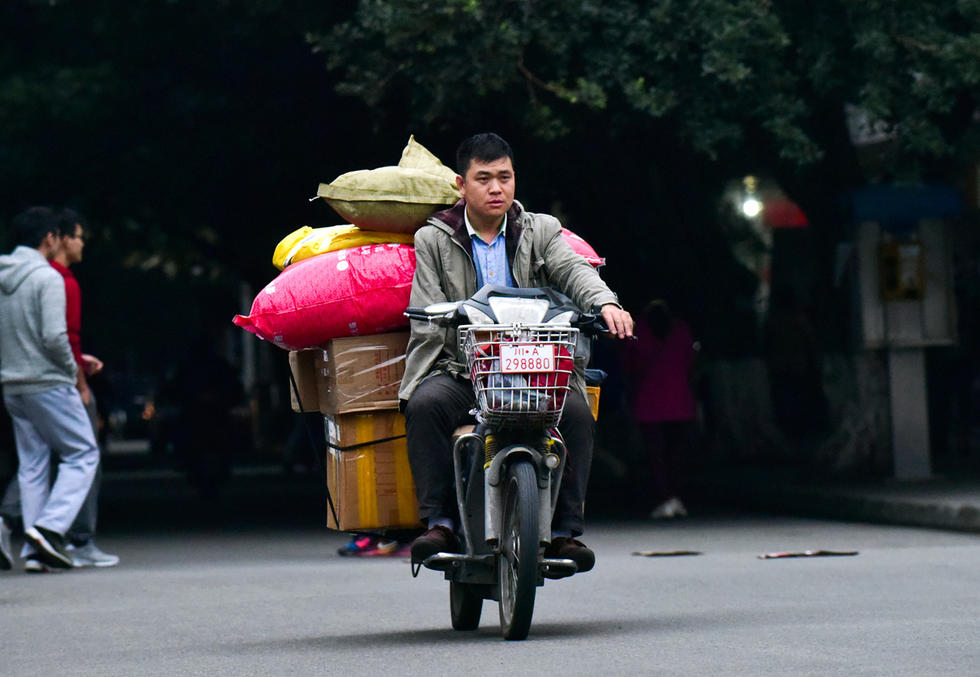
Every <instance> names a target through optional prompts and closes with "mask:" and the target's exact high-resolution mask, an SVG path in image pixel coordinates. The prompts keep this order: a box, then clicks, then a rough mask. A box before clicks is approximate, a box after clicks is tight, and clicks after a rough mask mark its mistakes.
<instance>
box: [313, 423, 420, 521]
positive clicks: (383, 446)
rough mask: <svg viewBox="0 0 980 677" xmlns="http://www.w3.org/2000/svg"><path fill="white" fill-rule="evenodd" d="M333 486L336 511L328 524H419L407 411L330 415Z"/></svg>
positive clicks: (329, 464) (330, 486)
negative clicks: (406, 428) (409, 452)
mask: <svg viewBox="0 0 980 677" xmlns="http://www.w3.org/2000/svg"><path fill="white" fill-rule="evenodd" d="M324 425H325V426H326V433H327V488H328V490H329V491H330V496H331V498H332V500H333V507H334V511H336V515H335V514H334V511H331V510H330V509H329V507H328V509H327V526H328V527H329V528H331V529H339V530H341V531H354V530H359V529H380V528H386V527H387V528H396V527H406V528H410V527H416V526H420V524H419V511H418V503H417V501H416V498H415V482H414V481H412V470H411V468H410V467H409V465H408V450H407V445H406V442H405V417H404V416H403V415H402V414H400V413H398V411H390V410H389V411H373V412H360V413H352V414H337V415H332V416H325V417H324Z"/></svg>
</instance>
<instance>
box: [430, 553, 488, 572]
mask: <svg viewBox="0 0 980 677" xmlns="http://www.w3.org/2000/svg"><path fill="white" fill-rule="evenodd" d="M488 559H489V560H491V561H492V559H493V555H463V554H460V553H455V552H437V553H436V554H434V555H432V556H431V557H427V558H426V559H425V561H424V562H422V566H424V567H425V568H426V569H432V570H433V571H451V570H452V569H455V568H457V567H461V566H463V565H464V564H467V563H474V564H479V563H483V562H485V561H487V560H488Z"/></svg>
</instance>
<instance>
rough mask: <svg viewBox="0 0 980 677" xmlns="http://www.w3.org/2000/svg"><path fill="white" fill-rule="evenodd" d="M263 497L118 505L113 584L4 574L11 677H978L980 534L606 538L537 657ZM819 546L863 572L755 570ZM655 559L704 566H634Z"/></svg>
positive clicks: (136, 489) (860, 529) (632, 525)
mask: <svg viewBox="0 0 980 677" xmlns="http://www.w3.org/2000/svg"><path fill="white" fill-rule="evenodd" d="M262 483H263V486H265V487H266V489H265V490H264V491H265V493H261V492H258V493H255V492H253V493H250V492H249V491H248V490H247V489H241V490H239V493H237V494H233V495H232V496H230V497H229V498H227V499H226V500H225V501H224V502H223V503H221V504H220V505H218V506H206V505H202V504H199V503H196V502H195V500H196V499H194V498H193V496H192V495H191V494H190V493H189V492H186V491H185V490H184V489H183V488H182V486H181V485H180V484H179V483H177V482H170V483H169V484H168V483H161V482H160V481H158V479H157V480H154V479H152V478H147V479H145V480H143V481H138V480H132V479H131V480H130V481H127V483H126V490H125V491H124V490H123V488H121V487H119V486H117V487H116V488H115V489H110V491H109V496H108V498H107V504H108V506H109V508H110V510H111V511H112V512H113V517H111V518H107V520H106V521H107V522H108V524H107V526H106V530H105V533H104V534H103V536H102V545H103V547H105V548H106V549H107V550H112V551H114V552H116V553H118V554H119V555H120V556H121V557H122V558H123V563H122V565H121V566H120V567H118V568H117V569H112V570H102V571H93V570H84V571H74V572H69V573H64V574H51V575H43V576H38V575H34V576H29V575H26V574H23V573H21V572H12V573H5V574H0V675H5V676H18V675H41V674H60V675H94V676H99V677H105V676H108V675H263V676H271V675H286V674H289V675H340V674H344V675H361V674H408V675H450V674H452V675H458V674H459V673H460V671H465V672H470V673H474V674H476V673H479V674H481V675H515V674H519V675H523V674H535V675H536V674H565V675H636V674H644V675H646V674H651V675H654V674H655V675H709V674H725V675H732V674H737V675H741V674H744V675H759V674H795V675H836V674H847V675H916V676H919V675H942V674H950V675H952V674H956V675H970V674H978V672H980V667H978V666H980V639H978V637H980V621H978V615H980V614H978V612H980V537H977V536H975V535H969V534H956V533H945V532H938V531H927V530H918V529H911V528H902V527H875V526H868V525H856V524H843V523H832V522H821V521H810V520H799V519H787V518H769V517H765V516H753V515H733V514H728V513H718V512H715V513H709V514H702V516H695V517H692V518H689V519H688V520H685V521H683V522H678V523H673V524H667V525H664V524H650V523H641V522H626V521H607V522H602V523H598V524H595V525H594V526H593V527H592V529H591V531H590V534H589V539H588V542H589V543H590V544H591V545H593V547H594V548H595V550H596V552H597V557H598V563H597V566H596V569H595V570H594V571H593V572H591V573H589V574H584V575H581V576H576V577H575V578H573V579H570V580H566V581H557V582H555V581H549V582H548V583H547V585H546V586H545V587H544V588H542V589H540V590H539V593H538V603H537V606H536V610H535V617H534V624H533V626H532V629H531V636H530V638H529V639H528V640H527V641H526V642H504V641H503V640H501V639H500V638H499V634H498V627H497V608H496V604H494V603H490V602H488V603H487V604H486V605H485V609H484V617H483V623H482V625H481V627H480V629H479V630H478V631H476V632H471V633H456V632H453V631H452V630H451V629H449V613H448V587H447V586H446V584H445V583H444V582H443V581H442V580H441V577H440V575H438V574H436V573H434V572H423V573H422V575H421V576H420V577H419V578H418V579H415V580H413V579H412V578H411V577H410V574H409V567H408V564H407V563H406V562H404V561H402V560H383V559H374V560H350V559H342V558H339V557H337V556H336V555H335V554H334V553H335V551H336V549H337V547H339V546H340V545H342V544H343V543H344V542H345V541H346V538H345V537H344V536H342V535H339V534H335V533H332V532H329V531H326V530H324V529H321V528H320V527H319V526H318V524H317V521H318V520H317V519H313V518H312V515H313V513H314V507H313V506H314V505H315V499H316V494H315V492H311V491H309V488H310V487H309V485H307V484H304V485H302V487H300V488H297V487H296V486H293V485H291V484H289V483H286V482H285V481H281V482H279V483H278V484H277V483H276V482H267V481H265V480H263V481H262ZM161 487H166V488H165V489H161ZM269 492H272V493H269ZM275 499H277V500H275ZM124 505H128V506H129V509H128V510H123V506H124ZM307 510H308V512H309V514H310V515H311V517H310V518H307V517H305V516H301V517H297V515H303V514H304V513H303V511H307ZM136 525H139V526H140V529H139V530H134V526H136ZM816 548H830V549H840V550H851V549H853V550H858V551H860V554H859V555H858V556H856V557H841V558H823V559H787V560H760V559H758V558H757V555H759V554H760V553H764V552H770V551H781V550H802V549H816ZM650 549H656V550H674V549H691V550H698V551H702V552H703V554H702V555H700V556H695V557H675V558H644V557H638V556H633V555H632V554H631V553H632V552H633V551H636V550H650Z"/></svg>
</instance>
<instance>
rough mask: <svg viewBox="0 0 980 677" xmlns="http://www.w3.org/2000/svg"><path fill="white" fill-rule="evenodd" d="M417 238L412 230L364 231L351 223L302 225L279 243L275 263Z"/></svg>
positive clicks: (276, 264) (283, 265)
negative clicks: (402, 231)
mask: <svg viewBox="0 0 980 677" xmlns="http://www.w3.org/2000/svg"><path fill="white" fill-rule="evenodd" d="M414 240H415V238H414V237H413V236H412V235H411V233H381V232H378V231H365V230H361V229H360V228H358V227H357V226H350V225H345V226H327V227H324V228H311V227H310V226H303V227H302V228H299V229H298V230H294V231H293V232H291V233H290V234H289V235H287V236H286V237H284V238H283V239H282V240H281V241H280V242H279V244H278V245H276V251H275V252H274V253H273V254H272V265H274V266H275V267H276V268H278V269H279V270H282V269H283V268H285V267H286V266H288V265H289V264H291V263H296V262H297V261H302V260H303V259H308V258H310V257H311V256H316V255H317V254H324V253H326V252H332V251H336V250H337V249H349V248H351V247H360V246H361V245H366V244H388V243H398V244H413V243H414Z"/></svg>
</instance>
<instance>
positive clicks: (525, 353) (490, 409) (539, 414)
mask: <svg viewBox="0 0 980 677" xmlns="http://www.w3.org/2000/svg"><path fill="white" fill-rule="evenodd" d="M578 333H579V330H578V329H575V328H572V327H567V326H560V325H558V326H556V325H548V324H540V325H466V326H463V327H460V329H459V346H460V350H461V352H462V353H463V356H464V357H465V359H466V365H467V367H468V369H469V373H470V380H471V381H472V383H473V390H474V392H475V394H476V401H477V408H478V410H479V413H480V418H481V419H482V420H483V421H484V422H485V423H488V424H489V425H491V426H493V427H495V428H532V427H533V428H550V427H554V426H556V425H557V424H558V420H559V419H560V418H561V412H562V409H563V408H564V406H565V396H566V394H567V393H568V391H569V389H570V384H571V379H572V373H573V372H574V370H575V366H574V359H575V346H576V343H577V341H578Z"/></svg>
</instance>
